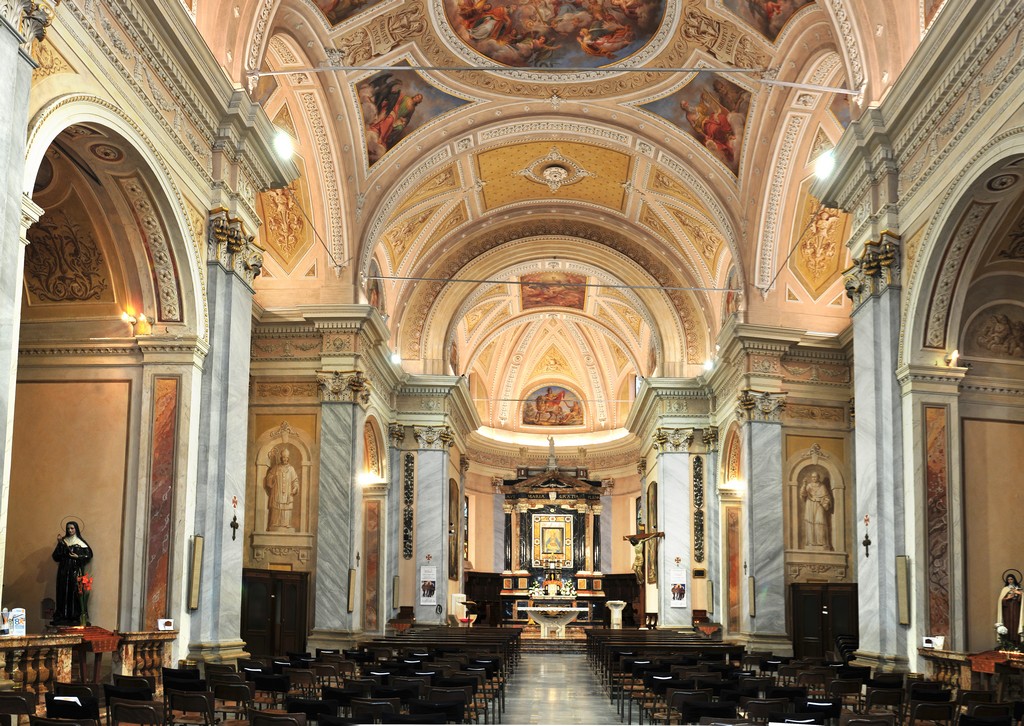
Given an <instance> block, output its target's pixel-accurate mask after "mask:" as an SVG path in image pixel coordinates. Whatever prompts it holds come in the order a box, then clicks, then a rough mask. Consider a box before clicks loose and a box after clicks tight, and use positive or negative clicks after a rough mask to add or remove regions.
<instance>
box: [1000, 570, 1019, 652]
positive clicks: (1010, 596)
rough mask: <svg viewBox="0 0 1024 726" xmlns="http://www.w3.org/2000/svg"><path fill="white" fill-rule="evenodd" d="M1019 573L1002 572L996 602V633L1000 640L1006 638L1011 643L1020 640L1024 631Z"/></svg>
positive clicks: (1014, 571)
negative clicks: (1001, 581)
mask: <svg viewBox="0 0 1024 726" xmlns="http://www.w3.org/2000/svg"><path fill="white" fill-rule="evenodd" d="M1019 575H1020V573H1019V572H1018V571H1016V570H1007V571H1006V572H1004V573H1003V589H1002V590H1000V591H999V601H998V602H997V603H996V634H997V635H998V637H999V640H1000V641H1003V640H1006V641H1009V642H1010V643H1013V644H1017V643H1019V642H1020V641H1021V634H1022V631H1024V621H1022V620H1021V614H1022V613H1021V610H1022V608H1021V596H1022V595H1024V590H1022V589H1021V586H1020V580H1019V579H1018V577H1019Z"/></svg>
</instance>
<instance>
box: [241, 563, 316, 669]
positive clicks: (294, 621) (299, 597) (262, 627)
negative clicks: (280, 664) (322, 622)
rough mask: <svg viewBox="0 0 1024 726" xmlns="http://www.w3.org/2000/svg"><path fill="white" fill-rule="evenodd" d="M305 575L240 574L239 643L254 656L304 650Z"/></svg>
mask: <svg viewBox="0 0 1024 726" xmlns="http://www.w3.org/2000/svg"><path fill="white" fill-rule="evenodd" d="M306 582H307V576H306V573H304V572H271V571H267V570H243V572H242V640H244V641H245V644H246V650H248V651H249V652H250V653H251V654H252V655H253V656H255V657H257V658H259V657H268V656H275V655H283V654H284V653H288V652H296V653H302V652H304V651H305V650H306Z"/></svg>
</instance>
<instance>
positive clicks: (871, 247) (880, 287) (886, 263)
mask: <svg viewBox="0 0 1024 726" xmlns="http://www.w3.org/2000/svg"><path fill="white" fill-rule="evenodd" d="M899 242H900V238H899V235H896V234H893V233H892V232H883V233H882V236H881V238H880V239H879V241H878V242H869V243H867V244H866V245H864V252H863V254H861V256H860V257H858V258H854V260H853V267H851V268H850V269H848V270H847V271H846V279H845V280H844V281H843V286H844V287H845V288H846V296H847V297H848V298H850V300H851V301H852V302H853V306H854V307H855V308H856V307H859V306H860V305H861V304H862V303H863V302H864V301H865V300H867V299H868V298H869V297H871V296H872V295H880V294H882V293H883V292H885V291H886V290H888V289H889V288H890V287H895V286H898V285H899V284H900V254H899Z"/></svg>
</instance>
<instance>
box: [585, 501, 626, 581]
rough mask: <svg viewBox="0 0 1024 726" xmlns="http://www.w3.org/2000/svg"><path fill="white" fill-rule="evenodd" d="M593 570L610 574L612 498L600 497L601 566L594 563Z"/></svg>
mask: <svg viewBox="0 0 1024 726" xmlns="http://www.w3.org/2000/svg"><path fill="white" fill-rule="evenodd" d="M630 531H632V530H630ZM594 568H595V569H596V570H598V571H599V572H612V498H611V497H610V496H608V495H604V496H602V497H601V564H600V566H598V564H597V563H596V562H595V563H594Z"/></svg>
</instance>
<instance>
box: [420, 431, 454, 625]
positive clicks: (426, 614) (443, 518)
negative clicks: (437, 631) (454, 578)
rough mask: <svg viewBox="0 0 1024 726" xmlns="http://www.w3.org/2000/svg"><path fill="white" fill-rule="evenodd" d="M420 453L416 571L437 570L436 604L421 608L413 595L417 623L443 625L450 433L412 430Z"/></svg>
mask: <svg viewBox="0 0 1024 726" xmlns="http://www.w3.org/2000/svg"><path fill="white" fill-rule="evenodd" d="M413 431H414V433H415V436H416V443H417V445H418V446H419V454H418V455H417V457H416V545H415V548H416V554H415V561H416V568H417V573H418V572H419V568H421V567H424V566H426V567H435V568H437V586H436V591H435V595H436V601H437V605H439V606H440V607H441V612H440V613H439V612H437V606H435V605H420V604H419V603H420V597H419V589H418V588H417V591H416V592H417V596H416V622H417V623H421V624H430V623H436V624H443V623H444V622H445V614H446V613H447V612H448V504H449V502H448V496H449V495H448V478H449V476H448V463H449V453H448V449H449V447H450V446H451V444H452V434H451V431H450V430H449V429H448V427H446V426H437V427H435V426H417V427H416V428H415V429H413Z"/></svg>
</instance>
